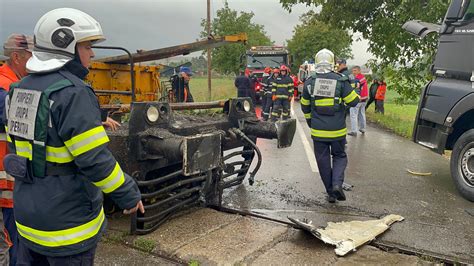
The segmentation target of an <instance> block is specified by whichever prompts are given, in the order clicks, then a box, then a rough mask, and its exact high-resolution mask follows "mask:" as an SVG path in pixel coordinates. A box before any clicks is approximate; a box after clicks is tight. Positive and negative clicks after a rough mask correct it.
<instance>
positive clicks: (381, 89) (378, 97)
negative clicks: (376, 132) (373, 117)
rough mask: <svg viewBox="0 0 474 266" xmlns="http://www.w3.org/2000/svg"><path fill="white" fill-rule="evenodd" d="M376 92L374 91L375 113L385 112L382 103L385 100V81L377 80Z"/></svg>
mask: <svg viewBox="0 0 474 266" xmlns="http://www.w3.org/2000/svg"><path fill="white" fill-rule="evenodd" d="M377 82H378V85H379V86H378V87H377V92H376V93H375V112H376V113H381V114H384V113H385V109H384V106H383V103H384V101H385V93H386V92H387V83H385V81H383V80H379V81H377Z"/></svg>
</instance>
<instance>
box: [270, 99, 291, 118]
mask: <svg viewBox="0 0 474 266" xmlns="http://www.w3.org/2000/svg"><path fill="white" fill-rule="evenodd" d="M281 116H283V119H284V120H286V119H288V117H289V116H290V100H288V98H280V99H276V101H274V102H273V111H272V120H273V121H276V120H278V119H280V117H281Z"/></svg>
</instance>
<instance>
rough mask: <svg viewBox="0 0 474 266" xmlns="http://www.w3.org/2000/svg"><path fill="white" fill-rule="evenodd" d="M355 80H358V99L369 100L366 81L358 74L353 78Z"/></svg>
mask: <svg viewBox="0 0 474 266" xmlns="http://www.w3.org/2000/svg"><path fill="white" fill-rule="evenodd" d="M355 78H356V79H357V80H359V87H360V99H361V100H365V99H368V98H369V88H368V86H367V80H366V79H365V76H364V75H362V74H359V75H357V76H356V77H355Z"/></svg>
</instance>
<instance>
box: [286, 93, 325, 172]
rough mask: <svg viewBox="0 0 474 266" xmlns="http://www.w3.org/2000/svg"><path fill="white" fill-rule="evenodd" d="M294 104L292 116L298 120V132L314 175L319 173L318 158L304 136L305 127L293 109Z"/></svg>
mask: <svg viewBox="0 0 474 266" xmlns="http://www.w3.org/2000/svg"><path fill="white" fill-rule="evenodd" d="M293 107H294V106H293V102H292V104H291V116H292V117H293V118H295V119H296V131H298V133H299V135H300V138H301V141H302V142H303V147H304V151H305V152H306V158H308V162H309V166H310V167H311V171H312V172H313V173H318V172H319V171H318V164H317V163H316V157H314V151H313V149H312V148H311V145H310V144H309V141H308V139H307V138H306V135H305V134H304V131H303V126H302V125H301V122H300V121H299V120H298V118H297V117H296V115H295V111H294V108H293Z"/></svg>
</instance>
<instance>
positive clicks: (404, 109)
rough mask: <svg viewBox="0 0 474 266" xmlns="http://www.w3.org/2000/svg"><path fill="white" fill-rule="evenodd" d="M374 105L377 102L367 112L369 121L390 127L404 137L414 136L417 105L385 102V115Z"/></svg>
mask: <svg viewBox="0 0 474 266" xmlns="http://www.w3.org/2000/svg"><path fill="white" fill-rule="evenodd" d="M374 106H375V104H372V105H370V107H369V109H368V110H367V112H366V114H367V119H368V120H369V121H371V122H375V123H377V124H379V125H381V126H382V127H384V128H387V129H390V130H392V131H393V132H395V133H396V134H398V135H401V136H403V137H407V138H410V137H411V136H412V134H413V123H414V121H415V116H416V110H417V108H418V106H417V105H414V104H406V105H399V104H395V103H385V115H382V114H379V113H375V112H374Z"/></svg>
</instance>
